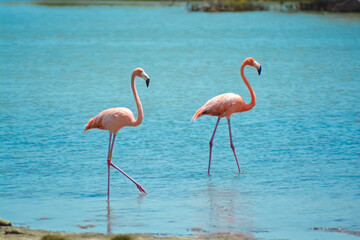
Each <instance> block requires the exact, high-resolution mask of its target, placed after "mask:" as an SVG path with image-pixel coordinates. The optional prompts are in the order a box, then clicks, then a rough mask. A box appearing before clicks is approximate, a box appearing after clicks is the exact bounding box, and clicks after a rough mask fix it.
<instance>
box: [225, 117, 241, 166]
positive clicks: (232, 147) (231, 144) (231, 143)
mask: <svg viewBox="0 0 360 240" xmlns="http://www.w3.org/2000/svg"><path fill="white" fill-rule="evenodd" d="M228 124H229V135H230V147H231V149H232V150H233V153H234V156H235V160H236V164H237V167H238V170H239V173H240V165H239V161H238V159H237V157H236V153H235V146H234V144H233V141H232V136H231V127H230V119H228Z"/></svg>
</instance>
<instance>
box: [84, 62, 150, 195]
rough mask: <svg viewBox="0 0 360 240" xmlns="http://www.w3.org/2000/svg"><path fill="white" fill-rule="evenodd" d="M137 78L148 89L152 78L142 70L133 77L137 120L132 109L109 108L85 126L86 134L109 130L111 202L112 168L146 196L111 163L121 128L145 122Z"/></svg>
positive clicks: (139, 187) (143, 191)
mask: <svg viewBox="0 0 360 240" xmlns="http://www.w3.org/2000/svg"><path fill="white" fill-rule="evenodd" d="M135 77H141V78H143V79H144V80H145V81H146V86H147V87H148V86H149V83H150V78H149V76H148V75H147V74H146V73H145V71H144V70H143V69H142V68H136V69H135V70H134V71H133V73H132V75H131V88H132V91H133V94H134V98H135V102H136V107H137V112H138V118H137V119H135V117H134V114H133V113H132V112H131V110H130V109H128V108H125V107H117V108H109V109H106V110H104V111H102V112H101V113H99V114H98V115H96V116H95V117H93V118H91V119H90V120H89V121H88V123H87V124H86V125H85V130H84V132H86V131H88V130H90V129H93V128H97V129H101V130H107V131H109V133H110V138H109V149H108V158H107V164H108V200H109V196H110V167H113V168H115V169H116V170H118V171H119V172H121V173H122V174H124V175H125V176H126V177H127V178H128V179H129V180H130V181H132V182H133V183H134V184H135V185H136V186H137V188H138V189H139V190H140V192H142V193H145V194H146V191H145V189H144V188H143V187H142V186H141V185H140V184H138V183H137V182H136V181H135V180H134V179H132V178H131V177H130V176H129V175H127V174H126V173H125V172H124V171H123V170H121V169H120V168H119V167H117V166H116V165H115V164H114V163H113V162H112V161H111V158H112V151H113V148H114V143H115V137H116V134H117V133H118V131H119V130H120V129H121V128H123V127H126V126H132V127H135V126H138V125H140V124H141V123H142V120H143V110H142V105H141V102H140V98H139V96H138V93H137V91H136V87H135Z"/></svg>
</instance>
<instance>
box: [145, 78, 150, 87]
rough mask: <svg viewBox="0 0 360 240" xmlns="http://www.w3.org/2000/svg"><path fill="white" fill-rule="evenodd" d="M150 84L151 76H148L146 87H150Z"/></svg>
mask: <svg viewBox="0 0 360 240" xmlns="http://www.w3.org/2000/svg"><path fill="white" fill-rule="evenodd" d="M149 84H150V78H148V79H147V80H146V87H149Z"/></svg>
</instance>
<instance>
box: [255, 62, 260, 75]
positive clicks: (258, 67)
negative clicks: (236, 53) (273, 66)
mask: <svg viewBox="0 0 360 240" xmlns="http://www.w3.org/2000/svg"><path fill="white" fill-rule="evenodd" d="M254 67H255V68H256V70H257V71H258V73H259V75H260V74H261V65H260V63H258V62H257V61H254Z"/></svg>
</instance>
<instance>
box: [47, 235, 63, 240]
mask: <svg viewBox="0 0 360 240" xmlns="http://www.w3.org/2000/svg"><path fill="white" fill-rule="evenodd" d="M41 240H67V239H66V238H64V237H63V236H61V235H56V234H47V235H45V236H43V237H42V238H41Z"/></svg>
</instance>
